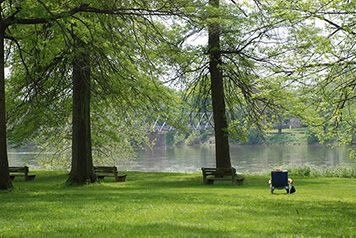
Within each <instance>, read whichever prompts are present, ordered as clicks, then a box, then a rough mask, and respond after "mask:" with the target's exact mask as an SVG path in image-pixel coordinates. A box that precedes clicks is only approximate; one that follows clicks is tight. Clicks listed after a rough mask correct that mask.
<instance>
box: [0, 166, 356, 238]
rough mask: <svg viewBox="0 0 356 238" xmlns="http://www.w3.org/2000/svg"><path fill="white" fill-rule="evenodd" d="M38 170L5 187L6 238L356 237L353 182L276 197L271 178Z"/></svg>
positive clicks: (305, 183)
mask: <svg viewBox="0 0 356 238" xmlns="http://www.w3.org/2000/svg"><path fill="white" fill-rule="evenodd" d="M34 173H35V174H37V176H36V179H35V181H29V182H24V181H23V180H22V179H21V178H16V179H15V181H14V186H15V187H16V190H14V191H12V192H0V211H1V212H0V237H6V238H7V237H356V235H355V234H356V196H355V194H356V180H355V179H349V178H324V177H323V178H302V177H300V178H297V177H293V180H294V185H295V187H296V189H297V191H296V193H294V194H291V195H286V193H285V191H282V190H277V191H276V194H273V195H271V194H270V190H269V185H268V179H269V177H268V175H264V176H262V175H258V176H245V178H246V179H245V182H244V184H243V185H242V186H233V185H232V184H231V182H229V181H216V182H215V184H214V185H203V183H202V176H201V174H198V173H196V174H179V173H143V172H128V173H127V174H128V177H127V182H125V183H116V182H114V180H113V179H110V178H105V179H104V181H103V182H102V183H101V184H94V185H88V186H83V187H67V186H65V185H64V181H65V180H66V178H67V172H53V171H52V172H48V171H35V172H33V173H32V174H34Z"/></svg>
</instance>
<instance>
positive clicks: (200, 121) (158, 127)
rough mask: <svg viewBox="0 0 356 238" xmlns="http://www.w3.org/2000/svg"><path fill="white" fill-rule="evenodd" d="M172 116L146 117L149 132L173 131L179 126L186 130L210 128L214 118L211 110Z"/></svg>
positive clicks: (212, 127) (212, 126)
mask: <svg viewBox="0 0 356 238" xmlns="http://www.w3.org/2000/svg"><path fill="white" fill-rule="evenodd" d="M173 115H174V116H173V117H174V118H163V117H158V118H156V119H153V118H150V119H147V121H146V123H147V124H148V125H149V127H148V131H149V132H153V131H154V132H161V131H174V130H178V129H181V128H184V129H188V130H200V131H201V130H212V129H214V120H213V113H212V112H195V113H186V114H183V115H182V114H178V113H177V114H173Z"/></svg>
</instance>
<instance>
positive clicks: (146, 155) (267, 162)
mask: <svg viewBox="0 0 356 238" xmlns="http://www.w3.org/2000/svg"><path fill="white" fill-rule="evenodd" d="M230 150H231V151H230V153H231V163H232V166H233V167H235V168H236V169H237V171H238V172H240V173H251V174H256V173H257V174H258V173H262V172H265V171H268V170H269V169H270V168H271V167H273V166H278V167H282V166H283V165H286V164H291V163H293V164H305V163H308V164H313V165H316V166H335V165H339V164H341V163H356V162H355V161H354V160H350V159H349V153H348V150H347V148H346V147H337V148H329V147H325V146H305V145H301V146H236V145H234V146H231V148H230ZM34 156H35V153H31V152H28V151H26V150H23V151H19V150H9V163H10V166H22V165H25V164H26V163H27V164H28V165H29V166H31V167H38V164H37V163H36V161H35V160H34ZM136 162H137V164H136V165H134V166H133V167H132V168H131V169H130V170H135V171H146V172H161V171H166V172H194V171H200V168H201V167H214V166H215V150H214V147H166V148H155V149H154V150H153V151H141V152H140V153H139V158H138V159H137V161H136Z"/></svg>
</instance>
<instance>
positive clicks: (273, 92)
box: [179, 0, 295, 168]
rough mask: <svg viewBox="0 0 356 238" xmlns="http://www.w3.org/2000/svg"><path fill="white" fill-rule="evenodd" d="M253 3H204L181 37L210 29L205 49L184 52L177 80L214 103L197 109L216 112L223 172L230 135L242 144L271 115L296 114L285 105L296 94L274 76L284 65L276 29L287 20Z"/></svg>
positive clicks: (218, 154)
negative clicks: (183, 79) (247, 132)
mask: <svg viewBox="0 0 356 238" xmlns="http://www.w3.org/2000/svg"><path fill="white" fill-rule="evenodd" d="M254 3H255V4H247V3H246V4H245V3H236V2H235V1H231V2H223V3H221V2H219V1H217V0H216V1H213V0H211V1H209V4H206V3H205V4H204V2H203V3H200V5H197V8H198V6H199V8H198V10H196V12H197V13H198V14H199V17H198V19H199V20H196V21H191V22H190V24H188V27H187V29H188V30H186V31H185V32H183V33H181V34H182V35H184V33H185V36H186V37H187V38H188V40H190V39H191V38H192V35H194V34H197V35H198V34H201V35H204V34H205V33H206V32H205V29H207V30H208V33H207V37H208V44H207V46H206V45H203V46H201V45H198V46H194V45H193V46H188V47H186V48H185V51H184V54H187V52H188V54H187V55H189V56H188V57H187V58H188V59H187V61H186V62H187V63H186V64H184V63H183V64H182V67H181V72H180V74H179V75H180V76H181V75H185V76H186V78H188V80H191V81H188V82H189V84H187V88H188V87H190V88H191V91H195V93H191V94H195V95H200V97H201V98H206V95H209V96H211V98H212V104H211V105H208V104H205V105H204V107H202V108H199V109H203V110H206V106H211V107H212V108H213V111H214V127H215V137H216V139H215V142H216V166H217V167H220V168H222V167H230V166H231V162H230V158H229V134H235V135H237V136H238V137H239V139H241V138H242V139H244V138H246V136H245V134H244V131H245V130H246V128H248V127H252V128H258V129H259V130H260V131H262V130H263V128H264V126H265V124H264V118H265V117H266V112H267V111H273V112H274V113H275V114H277V111H283V110H288V109H292V107H290V105H293V102H294V101H295V100H294V99H293V100H285V97H287V98H288V99H292V95H294V94H293V93H291V92H292V90H289V89H290V88H291V86H290V85H289V84H287V83H285V81H284V79H283V78H282V77H280V76H278V74H277V73H276V72H275V70H276V68H278V67H279V66H278V65H279V64H283V62H282V61H281V62H278V61H277V60H278V58H277V56H278V55H279V54H280V52H278V51H275V49H276V48H277V47H276V46H273V44H275V43H276V42H277V43H278V42H279V38H278V37H279V34H278V32H277V29H278V28H281V26H283V24H284V21H286V20H285V19H283V18H278V16H276V15H277V14H276V15H273V14H271V12H273V9H272V8H271V7H269V6H268V5H267V4H266V5H263V4H261V1H255V2H254ZM278 46H279V44H278ZM192 52H194V53H192ZM205 102H209V101H208V100H205Z"/></svg>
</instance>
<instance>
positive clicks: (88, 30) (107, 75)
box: [14, 1, 175, 184]
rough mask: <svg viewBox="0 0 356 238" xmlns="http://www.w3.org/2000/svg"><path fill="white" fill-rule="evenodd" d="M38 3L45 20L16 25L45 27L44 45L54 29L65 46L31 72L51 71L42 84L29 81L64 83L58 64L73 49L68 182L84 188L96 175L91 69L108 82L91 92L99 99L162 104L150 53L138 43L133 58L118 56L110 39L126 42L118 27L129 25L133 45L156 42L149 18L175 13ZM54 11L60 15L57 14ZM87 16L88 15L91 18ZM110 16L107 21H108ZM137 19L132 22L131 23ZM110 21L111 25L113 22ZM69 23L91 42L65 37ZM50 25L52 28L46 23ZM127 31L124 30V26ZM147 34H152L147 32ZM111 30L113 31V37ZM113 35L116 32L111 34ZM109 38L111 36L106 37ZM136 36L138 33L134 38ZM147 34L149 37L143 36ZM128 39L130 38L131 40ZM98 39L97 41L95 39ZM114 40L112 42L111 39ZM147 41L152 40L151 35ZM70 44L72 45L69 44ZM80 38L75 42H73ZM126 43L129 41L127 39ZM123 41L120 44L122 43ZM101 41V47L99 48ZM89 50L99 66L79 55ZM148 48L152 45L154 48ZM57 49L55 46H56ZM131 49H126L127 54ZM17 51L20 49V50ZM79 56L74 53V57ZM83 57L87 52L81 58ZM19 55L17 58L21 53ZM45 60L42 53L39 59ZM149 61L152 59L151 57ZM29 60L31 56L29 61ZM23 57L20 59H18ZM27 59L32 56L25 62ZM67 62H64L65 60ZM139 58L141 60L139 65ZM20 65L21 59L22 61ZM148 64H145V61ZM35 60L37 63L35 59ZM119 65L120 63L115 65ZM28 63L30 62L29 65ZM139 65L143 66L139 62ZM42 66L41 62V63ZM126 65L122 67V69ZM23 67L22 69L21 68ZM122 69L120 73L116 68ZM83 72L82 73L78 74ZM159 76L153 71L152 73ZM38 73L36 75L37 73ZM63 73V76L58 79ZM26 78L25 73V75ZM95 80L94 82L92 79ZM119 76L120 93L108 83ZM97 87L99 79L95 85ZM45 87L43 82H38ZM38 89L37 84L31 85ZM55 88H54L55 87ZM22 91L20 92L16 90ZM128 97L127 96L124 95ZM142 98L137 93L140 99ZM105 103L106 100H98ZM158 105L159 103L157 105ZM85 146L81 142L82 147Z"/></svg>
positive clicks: (164, 8) (157, 8)
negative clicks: (80, 28) (77, 26)
mask: <svg viewBox="0 0 356 238" xmlns="http://www.w3.org/2000/svg"><path fill="white" fill-rule="evenodd" d="M39 2H40V6H43V8H44V9H45V12H46V14H47V18H36V19H31V20H30V21H25V20H17V21H16V22H14V24H15V23H17V24H19V23H24V24H32V23H33V24H40V23H47V25H46V27H48V28H49V29H47V30H46V33H47V32H51V34H50V35H51V37H49V38H50V39H48V38H47V39H46V37H45V42H47V41H48V40H51V41H53V39H57V38H56V34H55V33H53V32H55V29H54V26H56V27H57V31H59V32H60V35H63V36H64V37H63V42H65V44H64V46H62V49H63V52H65V54H64V55H54V56H53V58H52V60H53V62H54V64H51V63H50V64H48V65H44V66H43V65H42V67H37V68H36V67H35V69H40V70H45V71H46V70H48V69H51V70H50V71H47V72H48V73H46V74H45V75H46V77H45V79H44V80H43V79H41V78H36V80H33V79H34V78H32V77H30V79H31V81H32V82H33V83H35V84H38V83H39V82H42V83H43V82H45V81H46V79H50V78H53V77H55V76H57V77H58V76H59V75H60V76H62V77H63V78H67V75H65V74H66V73H68V71H67V69H68V67H66V66H65V64H64V63H63V61H65V60H66V59H67V58H68V57H66V55H67V54H71V52H70V50H69V51H67V50H64V48H67V47H68V46H69V47H70V48H69V49H72V50H73V51H74V56H73V57H74V58H73V61H72V62H73V84H74V85H73V167H72V172H71V176H70V178H69V180H68V181H69V182H70V183H78V184H83V183H86V182H88V181H89V182H93V181H95V178H96V176H95V174H93V168H92V155H91V136H90V93H92V92H93V91H90V85H91V84H92V82H91V81H92V80H91V77H92V74H91V73H90V72H91V71H90V70H91V68H92V67H95V68H96V69H97V70H96V71H97V72H99V73H98V74H97V75H95V76H100V77H101V78H102V79H106V80H107V81H106V82H105V81H103V80H101V82H102V83H99V84H97V85H99V86H100V87H99V90H98V88H97V89H96V91H95V92H96V93H98V92H100V93H101V95H106V94H107V93H108V92H109V94H110V95H113V96H112V97H113V98H116V97H117V93H119V94H121V95H123V97H124V98H125V100H127V101H128V102H129V103H128V104H130V103H132V102H130V101H135V100H136V101H137V99H139V100H142V101H140V102H139V103H142V102H144V101H146V102H151V103H157V102H159V101H162V100H161V99H162V98H164V97H166V96H168V95H169V93H167V90H165V89H164V88H162V87H161V85H160V84H159V81H158V80H157V76H154V77H152V76H153V74H152V72H153V70H152V69H154V65H155V64H153V63H152V61H151V60H150V57H151V56H150V54H152V52H153V51H150V52H149V50H148V48H146V46H145V47H143V45H142V43H141V42H137V43H135V44H134V45H135V47H137V48H135V49H133V51H132V52H139V54H132V53H131V52H129V51H123V50H122V45H120V44H118V43H117V42H116V43H115V42H114V41H115V40H116V39H115V37H117V36H120V37H121V39H120V40H121V41H122V36H124V37H126V36H127V35H124V34H123V33H124V32H125V30H122V31H121V30H120V27H122V25H120V24H121V23H122V22H124V23H125V22H126V23H131V24H132V27H133V28H132V29H128V31H127V32H128V33H129V34H131V36H130V37H131V38H133V39H136V40H138V39H139V38H142V36H143V37H146V39H145V40H146V42H145V44H147V43H149V41H147V36H149V34H152V33H153V32H157V34H156V36H158V37H155V38H152V39H154V40H156V41H157V40H158V39H163V38H162V37H161V35H160V33H159V32H160V28H162V27H160V26H159V25H156V24H154V23H153V20H152V19H150V18H151V17H152V16H161V15H163V16H167V15H170V14H174V13H173V12H174V11H173V9H174V8H175V7H174V6H172V5H171V4H169V1H168V2H164V3H162V5H160V4H156V3H153V5H152V6H150V5H149V4H148V3H146V2H143V3H142V4H140V3H138V4H137V6H128V7H125V5H124V4H122V5H121V6H117V5H116V4H115V3H114V5H112V4H113V3H111V2H110V1H109V2H108V4H109V5H105V4H106V3H104V4H103V6H104V8H98V7H95V6H96V4H95V5H94V7H91V6H89V5H88V4H81V5H79V6H78V7H75V4H73V8H71V10H64V11H62V12H60V11H61V9H60V8H58V7H56V6H55V5H48V6H46V5H45V4H44V3H42V2H41V1H39ZM63 7H64V9H68V8H70V6H69V5H65V6H63ZM57 12H60V13H59V14H58V13H57ZM79 12H82V13H85V14H84V15H82V16H80V17H72V16H73V15H74V14H76V13H79ZM91 14H92V15H91ZM98 14H99V15H102V16H104V17H107V19H105V20H103V19H100V18H98ZM112 16H118V17H112ZM109 17H111V19H110V20H108V19H109ZM136 18H137V19H136ZM113 19H114V20H113ZM71 21H76V24H82V25H83V26H84V31H81V32H80V34H81V37H83V38H86V39H89V40H91V42H90V43H86V42H84V41H82V40H81V39H80V38H81V37H77V36H74V37H73V34H68V32H71V29H70V28H68V23H69V22H71ZM93 22H96V23H99V24H98V25H99V26H100V27H102V29H100V28H98V27H97V29H95V30H99V31H100V33H101V34H99V37H98V38H99V40H98V39H97V38H96V37H93V36H94V34H93V30H94V24H93ZM48 23H51V24H48ZM140 24H141V25H142V27H141V29H139V30H141V32H140V31H138V29H137V27H136V25H140ZM125 27H126V26H125ZM150 29H151V31H150ZM105 31H106V32H109V34H108V33H106V34H107V35H109V37H108V38H106V39H105V38H104V35H105V34H104V33H105ZM115 31H116V32H115ZM114 32H115V33H114ZM110 33H111V34H110ZM138 33H139V34H138ZM148 33H149V34H148ZM132 35H133V37H132ZM101 36H103V37H102V38H100V37H101ZM113 36H115V37H113ZM150 37H152V36H150ZM73 39H74V40H73ZM78 39H79V41H78ZM93 39H96V42H94V41H93ZM127 39H128V38H127ZM127 39H125V40H127ZM100 40H102V42H100V43H98V42H99V41H100ZM71 41H72V42H81V43H80V44H74V47H73V48H72V47H71V45H70V44H68V42H69V43H70V42H71ZM89 45H90V49H91V50H93V51H92V52H95V53H96V55H97V56H98V58H99V59H102V60H103V62H100V63H98V62H99V61H96V62H95V63H96V65H94V66H91V65H92V62H90V61H88V59H93V57H90V55H88V51H87V50H84V48H88V46H89ZM153 45H154V43H153V44H151V46H153ZM56 46H57V47H58V46H59V45H56ZM103 46H106V47H107V46H113V48H111V49H110V50H111V51H113V52H114V53H108V52H109V50H108V49H107V48H104V47H103ZM130 47H131V46H129V47H128V49H130ZM20 51H21V49H20ZM78 52H79V53H78ZM84 52H87V53H86V54H84ZM118 52H119V53H123V54H128V58H127V59H125V60H121V59H119V60H118V58H117V57H118V55H117V53H118ZM20 55H21V53H20ZM42 55H46V54H42ZM152 55H153V56H154V57H155V55H157V54H152ZM32 57H33V56H32ZM21 58H22V57H21ZM29 58H30V59H31V56H30V57H29ZM70 58H71V57H69V59H70ZM143 59H144V60H143ZM22 60H23V58H22ZM145 60H147V62H145ZM34 61H36V58H35V60H34ZM113 61H116V62H119V63H118V65H116V64H114V63H113ZM120 61H121V62H120ZM28 62H31V60H29V61H28ZM143 62H144V63H143ZM60 63H61V64H62V66H63V65H64V70H61V69H60V68H59V69H60V70H58V71H59V74H58V71H55V70H54V71H53V68H56V67H58V66H60ZM45 64H46V63H45ZM125 64H126V65H125ZM25 65H26V64H25ZM121 67H122V68H121ZM83 69H84V70H83ZM147 69H148V71H147V72H148V73H147V74H145V73H143V72H144V71H145V70H147ZM157 72H158V71H157ZM37 73H39V72H37ZM63 73H64V74H63ZM28 75H31V74H29V72H28ZM95 76H94V77H95ZM113 76H114V77H118V78H119V79H120V78H122V79H124V80H126V81H127V83H125V84H126V85H128V86H129V87H128V88H122V87H118V86H119V85H122V82H120V81H119V80H111V78H112V77H113ZM148 77H152V79H151V80H150V81H151V82H149V81H147V82H145V83H144V84H140V85H134V84H132V82H130V81H137V82H138V81H139V80H138V79H139V78H144V79H146V80H147V79H148ZM97 82H99V80H98V81H97ZM43 84H46V83H43ZM35 87H37V85H35ZM117 88H120V89H119V90H126V92H125V93H123V92H118V90H117ZM55 89H56V88H55ZM159 89H161V90H162V92H161V93H160V94H157V93H156V91H157V90H159ZM47 90H53V88H51V87H50V88H42V89H41V91H44V92H47ZM20 91H21V90H20ZM152 91H155V93H154V96H152V95H151V94H152V93H151V92H152ZM57 93H58V92H55V93H54V95H57ZM128 93H131V94H128ZM140 93H141V94H140ZM127 95H135V99H134V100H131V99H130V98H126V97H127ZM103 98H105V96H103ZM157 104H158V103H157ZM82 136H85V139H83V140H82V138H81V137H82ZM84 141H85V142H84Z"/></svg>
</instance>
